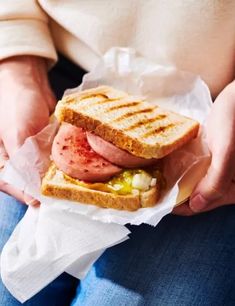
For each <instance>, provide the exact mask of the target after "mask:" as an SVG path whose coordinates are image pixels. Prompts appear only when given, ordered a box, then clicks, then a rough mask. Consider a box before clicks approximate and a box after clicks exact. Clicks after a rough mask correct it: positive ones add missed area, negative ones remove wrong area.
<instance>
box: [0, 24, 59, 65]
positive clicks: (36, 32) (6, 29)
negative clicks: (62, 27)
mask: <svg viewBox="0 0 235 306" xmlns="http://www.w3.org/2000/svg"><path fill="white" fill-rule="evenodd" d="M17 55H35V56H41V57H45V58H47V59H48V60H49V66H52V65H53V64H54V63H55V62H56V60H57V54H56V50H55V47H54V43H53V40H52V37H51V34H50V31H49V28H48V24H47V23H45V22H43V21H40V20H35V19H22V20H9V21H0V60H3V59H6V58H8V57H11V56H17Z"/></svg>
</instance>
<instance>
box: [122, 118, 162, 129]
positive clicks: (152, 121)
mask: <svg viewBox="0 0 235 306" xmlns="http://www.w3.org/2000/svg"><path fill="white" fill-rule="evenodd" d="M164 118H166V115H164V114H159V115H157V116H156V117H154V118H146V119H142V120H140V121H138V122H135V123H134V124H132V125H130V126H128V127H127V128H125V129H123V131H125V132H128V131H131V130H134V129H136V128H138V127H140V126H142V125H146V128H147V125H148V124H149V123H154V122H156V121H158V120H162V119H164Z"/></svg>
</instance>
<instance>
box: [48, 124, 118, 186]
mask: <svg viewBox="0 0 235 306" xmlns="http://www.w3.org/2000/svg"><path fill="white" fill-rule="evenodd" d="M52 158H53V161H54V163H55V164H56V166H57V167H58V169H59V170H61V171H63V172H64V173H66V174H67V175H69V176H71V177H73V178H77V179H79V180H83V181H87V182H102V181H106V180H107V179H109V178H110V177H112V176H114V175H115V174H118V173H120V172H121V170H122V169H121V168H119V167H117V166H115V165H112V164H111V163H110V162H109V161H107V160H105V159H104V158H103V157H102V156H100V155H99V154H97V153H96V152H95V151H94V150H93V149H92V148H91V147H90V145H89V143H88V141H87V137H86V132H85V131H84V130H83V129H81V128H77V127H75V126H73V125H71V124H63V125H62V126H61V127H60V129H59V131H58V133H57V135H56V137H55V139H54V142H53V145H52Z"/></svg>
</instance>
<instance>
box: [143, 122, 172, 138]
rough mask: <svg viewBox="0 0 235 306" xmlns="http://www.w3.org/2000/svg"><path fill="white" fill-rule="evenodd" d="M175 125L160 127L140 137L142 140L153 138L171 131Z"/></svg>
mask: <svg viewBox="0 0 235 306" xmlns="http://www.w3.org/2000/svg"><path fill="white" fill-rule="evenodd" d="M174 126H175V124H172V123H171V124H168V125H166V126H160V127H158V128H156V129H154V130H151V131H148V132H147V133H145V134H143V135H141V137H142V138H148V137H149V136H153V135H157V134H160V133H164V132H166V131H167V130H169V129H171V128H172V127H174Z"/></svg>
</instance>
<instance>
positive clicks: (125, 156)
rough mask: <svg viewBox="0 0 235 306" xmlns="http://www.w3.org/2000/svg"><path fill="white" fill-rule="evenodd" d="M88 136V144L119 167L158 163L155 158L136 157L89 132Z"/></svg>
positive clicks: (135, 166)
mask: <svg viewBox="0 0 235 306" xmlns="http://www.w3.org/2000/svg"><path fill="white" fill-rule="evenodd" d="M86 134H87V140H88V143H89V145H90V146H91V147H92V149H93V150H94V151H95V152H96V153H98V154H99V155H101V156H103V157H104V158H105V159H107V160H108V161H110V162H111V163H113V164H116V165H118V166H121V167H125V168H137V167H145V166H149V165H152V164H154V163H156V162H157V159H155V158H151V159H145V158H141V157H138V156H134V155H132V154H130V153H129V152H127V151H125V150H122V149H120V148H118V147H116V146H115V145H113V144H112V143H110V142H107V141H105V140H104V139H103V138H101V137H99V136H97V135H95V134H93V133H91V132H87V133H86Z"/></svg>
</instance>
